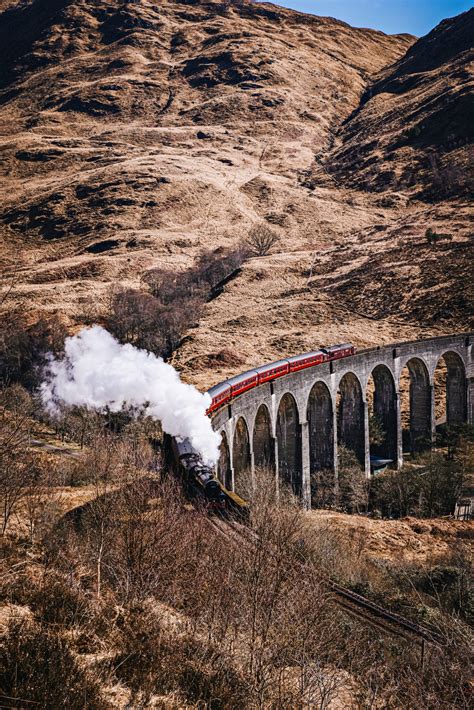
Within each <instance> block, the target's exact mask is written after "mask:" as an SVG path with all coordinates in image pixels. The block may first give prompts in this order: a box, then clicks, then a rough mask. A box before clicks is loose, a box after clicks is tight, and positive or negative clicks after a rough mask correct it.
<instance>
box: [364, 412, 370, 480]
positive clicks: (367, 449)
mask: <svg viewBox="0 0 474 710" xmlns="http://www.w3.org/2000/svg"><path fill="white" fill-rule="evenodd" d="M363 404H364V469H365V475H366V476H367V478H370V427H369V405H368V404H367V400H365V399H364V402H363Z"/></svg>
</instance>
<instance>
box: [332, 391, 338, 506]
mask: <svg viewBox="0 0 474 710" xmlns="http://www.w3.org/2000/svg"><path fill="white" fill-rule="evenodd" d="M332 402H333V407H332V430H333V432H334V456H333V461H334V465H333V470H334V494H335V495H336V496H337V494H338V492H339V452H338V446H337V442H338V438H337V437H338V432H337V407H336V396H335V395H334V396H333V397H332Z"/></svg>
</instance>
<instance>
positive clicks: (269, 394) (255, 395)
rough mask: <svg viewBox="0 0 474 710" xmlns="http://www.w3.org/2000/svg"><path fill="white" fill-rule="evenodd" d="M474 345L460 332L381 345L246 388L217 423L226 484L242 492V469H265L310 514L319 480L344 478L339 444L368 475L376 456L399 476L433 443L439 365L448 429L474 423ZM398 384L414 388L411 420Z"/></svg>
mask: <svg viewBox="0 0 474 710" xmlns="http://www.w3.org/2000/svg"><path fill="white" fill-rule="evenodd" d="M473 344H474V336H473V335H471V334H467V335H466V334H461V335H452V336H443V337H439V338H430V339H427V340H420V341H415V342H408V343H397V344H394V345H387V346H381V347H378V348H373V349H370V350H363V351H360V352H358V353H357V354H356V355H353V356H351V357H348V358H343V359H341V360H335V361H333V362H329V363H324V364H322V365H318V366H316V367H314V368H308V369H305V370H300V371H298V372H294V373H291V374H289V375H285V376H284V377H281V378H278V379H276V380H274V381H272V382H267V383H264V384H262V385H260V386H259V387H256V388H254V389H252V390H248V391H247V392H245V393H243V394H242V395H240V396H239V397H237V398H236V399H235V400H233V401H232V403H231V404H230V405H229V406H226V407H223V408H222V409H221V410H218V411H217V412H216V413H215V414H214V415H213V418H212V423H213V428H214V429H215V430H216V431H219V432H221V435H222V443H221V449H220V458H219V463H218V466H217V472H218V475H219V477H220V479H221V480H222V481H223V482H226V483H227V484H228V487H229V488H233V489H234V490H236V491H238V490H239V477H240V475H241V473H242V472H243V471H244V470H246V469H252V470H253V468H254V467H255V466H265V467H266V468H271V469H273V470H274V471H275V476H276V481H278V482H281V483H282V484H285V485H289V486H290V487H291V488H292V489H293V491H294V493H295V494H296V495H298V496H300V497H301V498H302V499H303V501H304V502H305V504H306V505H307V506H310V505H311V480H312V478H313V477H314V476H315V475H316V473H317V472H318V471H321V470H325V469H329V470H332V471H333V472H334V475H335V476H337V469H338V451H339V447H340V445H341V443H342V444H343V445H344V446H345V447H347V448H349V449H351V451H353V452H354V454H355V455H356V457H357V460H358V461H359V464H360V466H361V468H363V469H364V470H365V473H366V475H367V476H370V475H371V473H370V472H371V465H370V456H371V455H372V456H379V457H382V458H385V459H389V460H390V461H391V465H392V466H394V467H397V468H399V467H400V466H401V465H402V463H403V456H404V453H406V452H409V451H410V452H417V451H420V450H422V449H423V448H424V447H426V446H429V445H430V443H431V442H432V441H433V437H434V434H435V428H436V421H435V402H434V378H435V371H436V368H437V366H438V363H439V362H440V361H442V360H444V362H445V363H446V385H445V393H444V396H445V398H446V419H447V422H448V424H459V423H462V422H469V423H471V424H472V423H474V363H473ZM401 383H402V385H403V383H406V384H408V387H409V412H408V413H407V418H406V420H404V421H402V412H401V396H400V392H401ZM375 420H376V421H377V423H378V425H379V426H380V429H381V430H382V435H381V436H379V437H378V440H377V439H374V437H373V436H372V437H371V427H374V422H375ZM403 426H405V427H406V429H407V436H406V437H405V439H406V440H405V446H404V444H403V437H402V434H403V431H402V430H403ZM372 433H373V432H372ZM371 439H372V441H371Z"/></svg>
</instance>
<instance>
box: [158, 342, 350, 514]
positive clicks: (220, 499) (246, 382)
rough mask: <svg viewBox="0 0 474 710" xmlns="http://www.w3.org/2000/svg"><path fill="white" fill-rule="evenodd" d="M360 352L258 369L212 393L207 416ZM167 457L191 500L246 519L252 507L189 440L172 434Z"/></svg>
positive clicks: (316, 355)
mask: <svg viewBox="0 0 474 710" xmlns="http://www.w3.org/2000/svg"><path fill="white" fill-rule="evenodd" d="M355 352H356V349H355V347H354V346H353V345H352V344H351V343H343V344H341V345H333V346H331V347H329V348H321V349H320V350H314V351H312V352H309V353H304V354H303V355H295V356H294V357H290V358H287V359H286V360H278V361H277V362H270V363H268V364H267V365H262V366H261V367H258V368H256V369H255V370H248V371H247V372H244V373H242V374H241V375H237V377H232V378H231V379H230V380H226V381H225V382H221V383H220V384H218V385H216V386H215V387H212V388H211V389H210V390H209V394H210V395H211V398H212V402H211V406H210V407H209V409H208V411H207V413H208V415H211V414H212V413H213V412H215V411H216V410H217V409H219V408H220V407H223V406H224V405H225V404H228V403H229V402H231V401H232V400H233V399H234V398H235V397H238V396H239V395H240V394H242V393H243V392H246V391H247V390H250V389H252V388H254V387H257V386H258V385H261V384H263V383H265V382H271V381H272V380H275V379H277V378H278V377H283V376H284V375H288V374H289V373H291V372H297V371H298V370H304V369H306V368H308V367H315V366H316V365H321V364H322V363H324V362H331V361H333V360H338V359H340V358H343V357H349V356H350V355H354V354H355ZM164 454H165V463H166V465H167V468H168V469H169V470H171V471H173V472H174V473H175V474H176V476H178V477H179V478H180V479H181V480H182V481H184V484H185V489H186V493H187V495H188V497H190V498H195V497H199V498H200V499H201V500H203V501H205V505H206V507H207V509H208V510H210V511H212V512H217V513H221V514H224V513H227V512H230V511H232V512H234V513H237V514H238V515H239V516H241V517H242V516H243V517H245V515H246V514H247V511H248V504H247V502H246V501H245V500H243V499H242V498H240V496H238V495H237V494H236V493H234V492H233V491H229V490H227V489H226V488H225V487H224V486H223V485H222V483H221V482H220V481H219V480H218V479H217V478H216V477H215V475H214V472H213V470H212V469H211V468H209V466H206V465H205V464H204V463H203V461H202V459H201V457H200V455H199V454H198V452H197V451H195V449H193V447H192V445H191V442H190V441H189V440H188V439H185V440H183V441H178V440H177V439H175V438H174V437H172V436H169V435H168V434H166V435H165V438H164Z"/></svg>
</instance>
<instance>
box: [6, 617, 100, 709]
mask: <svg viewBox="0 0 474 710" xmlns="http://www.w3.org/2000/svg"><path fill="white" fill-rule="evenodd" d="M0 688H1V693H2V695H4V696H7V697H8V698H9V699H10V703H12V702H14V701H15V700H16V702H17V703H18V705H17V707H32V706H37V707H42V708H68V710H76V709H77V710H86V708H87V709H88V710H99V709H102V708H107V707H108V706H107V704H106V703H105V701H104V700H103V698H102V695H101V692H100V684H99V679H98V678H97V677H95V676H94V675H93V674H92V673H90V672H88V671H86V670H85V669H84V668H83V667H82V666H81V665H79V664H78V663H77V661H76V658H75V656H74V654H73V653H72V651H71V648H70V643H69V641H68V640H67V639H66V638H65V637H64V636H63V635H62V634H61V632H57V631H56V630H54V629H52V628H50V627H46V626H43V625H40V624H36V623H34V622H31V621H15V622H14V623H10V624H9V626H8V629H7V632H6V633H5V635H4V636H3V637H2V638H1V640H0ZM9 707H15V705H9Z"/></svg>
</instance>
